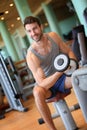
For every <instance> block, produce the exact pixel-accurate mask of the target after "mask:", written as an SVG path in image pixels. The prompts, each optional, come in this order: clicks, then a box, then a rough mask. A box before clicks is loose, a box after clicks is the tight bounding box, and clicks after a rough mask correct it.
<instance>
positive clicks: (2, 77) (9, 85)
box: [0, 53, 28, 112]
mask: <svg viewBox="0 0 87 130" xmlns="http://www.w3.org/2000/svg"><path fill="white" fill-rule="evenodd" d="M0 83H1V86H2V89H3V91H4V93H5V95H6V97H7V100H8V103H9V106H10V108H9V109H8V110H7V111H9V110H12V109H14V110H18V111H21V112H25V111H27V110H28V108H25V107H24V106H23V104H22V102H21V100H20V96H21V94H22V93H21V92H20V91H19V90H18V89H17V87H16V86H15V85H14V83H13V81H12V79H11V77H10V74H9V72H8V69H7V66H6V63H5V60H4V58H3V56H2V54H1V53H0Z"/></svg>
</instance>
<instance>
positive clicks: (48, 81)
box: [39, 72, 63, 90]
mask: <svg viewBox="0 0 87 130" xmlns="http://www.w3.org/2000/svg"><path fill="white" fill-rule="evenodd" d="M62 74H63V72H56V73H54V74H53V75H51V76H49V77H47V78H45V79H43V80H42V82H41V83H40V84H39V86H40V87H44V88H45V89H46V90H48V89H49V88H51V87H52V86H53V85H54V84H55V82H56V81H57V80H58V78H59V77H60V76H61V75H62Z"/></svg>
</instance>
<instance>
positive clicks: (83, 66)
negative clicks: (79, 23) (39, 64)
mask: <svg viewBox="0 0 87 130" xmlns="http://www.w3.org/2000/svg"><path fill="white" fill-rule="evenodd" d="M77 37H78V41H79V48H80V53H81V60H80V68H79V69H77V70H76V71H75V72H74V73H73V74H72V85H73V89H74V91H75V94H76V97H77V100H78V102H79V105H80V108H81V110H82V113H83V116H84V118H85V121H86V122H87V41H86V39H85V35H84V32H83V31H80V32H78V34H77Z"/></svg>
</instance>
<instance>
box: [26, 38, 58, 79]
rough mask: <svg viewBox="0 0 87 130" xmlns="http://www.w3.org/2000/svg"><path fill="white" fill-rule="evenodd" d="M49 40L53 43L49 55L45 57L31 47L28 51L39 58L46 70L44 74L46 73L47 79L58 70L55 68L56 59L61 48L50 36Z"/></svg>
mask: <svg viewBox="0 0 87 130" xmlns="http://www.w3.org/2000/svg"><path fill="white" fill-rule="evenodd" d="M48 39H49V40H50V42H51V45H52V49H51V51H50V52H49V53H48V54H47V55H45V56H43V55H40V54H39V53H38V52H36V51H35V50H34V49H33V48H32V47H31V46H30V47H29V49H28V51H32V53H33V54H35V56H37V57H38V58H39V60H40V63H41V64H40V65H41V67H42V69H43V70H44V73H45V76H46V77H47V76H50V75H52V74H54V73H55V72H56V69H55V67H54V59H55V57H56V56H57V55H59V53H60V51H59V47H58V45H57V44H56V43H55V42H54V40H53V39H52V38H51V37H49V36H48Z"/></svg>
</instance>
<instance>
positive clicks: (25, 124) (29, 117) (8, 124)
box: [0, 90, 87, 130]
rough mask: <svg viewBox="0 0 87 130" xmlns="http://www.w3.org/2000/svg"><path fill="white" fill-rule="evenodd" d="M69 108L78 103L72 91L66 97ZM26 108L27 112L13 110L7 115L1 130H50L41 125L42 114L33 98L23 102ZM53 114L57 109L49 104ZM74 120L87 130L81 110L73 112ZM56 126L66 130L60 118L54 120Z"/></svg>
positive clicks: (0, 127)
mask: <svg viewBox="0 0 87 130" xmlns="http://www.w3.org/2000/svg"><path fill="white" fill-rule="evenodd" d="M66 101H67V104H68V106H72V105H74V104H76V103H77V99H76V97H75V94H74V92H73V90H72V93H71V94H70V95H69V96H67V97H66ZM23 104H24V106H25V107H28V108H29V110H28V111H27V112H18V111H15V110H12V111H10V112H8V113H5V118H4V119H2V120H0V130H15V129H17V130H48V128H47V127H46V125H45V124H43V125H39V124H38V119H39V118H40V114H39V113H38V110H37V108H36V106H35V102H34V98H33V96H29V99H28V100H27V101H23ZM48 105H49V107H50V109H51V112H52V113H54V112H55V109H54V107H53V105H52V103H49V104H48ZM72 115H73V118H74V120H75V122H76V124H77V126H78V127H79V130H87V123H86V122H85V119H84V117H83V114H82V111H81V109H79V110H76V111H73V112H72ZM53 121H54V123H55V126H56V128H57V129H58V130H65V127H64V125H63V122H62V120H61V118H60V117H58V118H56V119H53Z"/></svg>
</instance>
